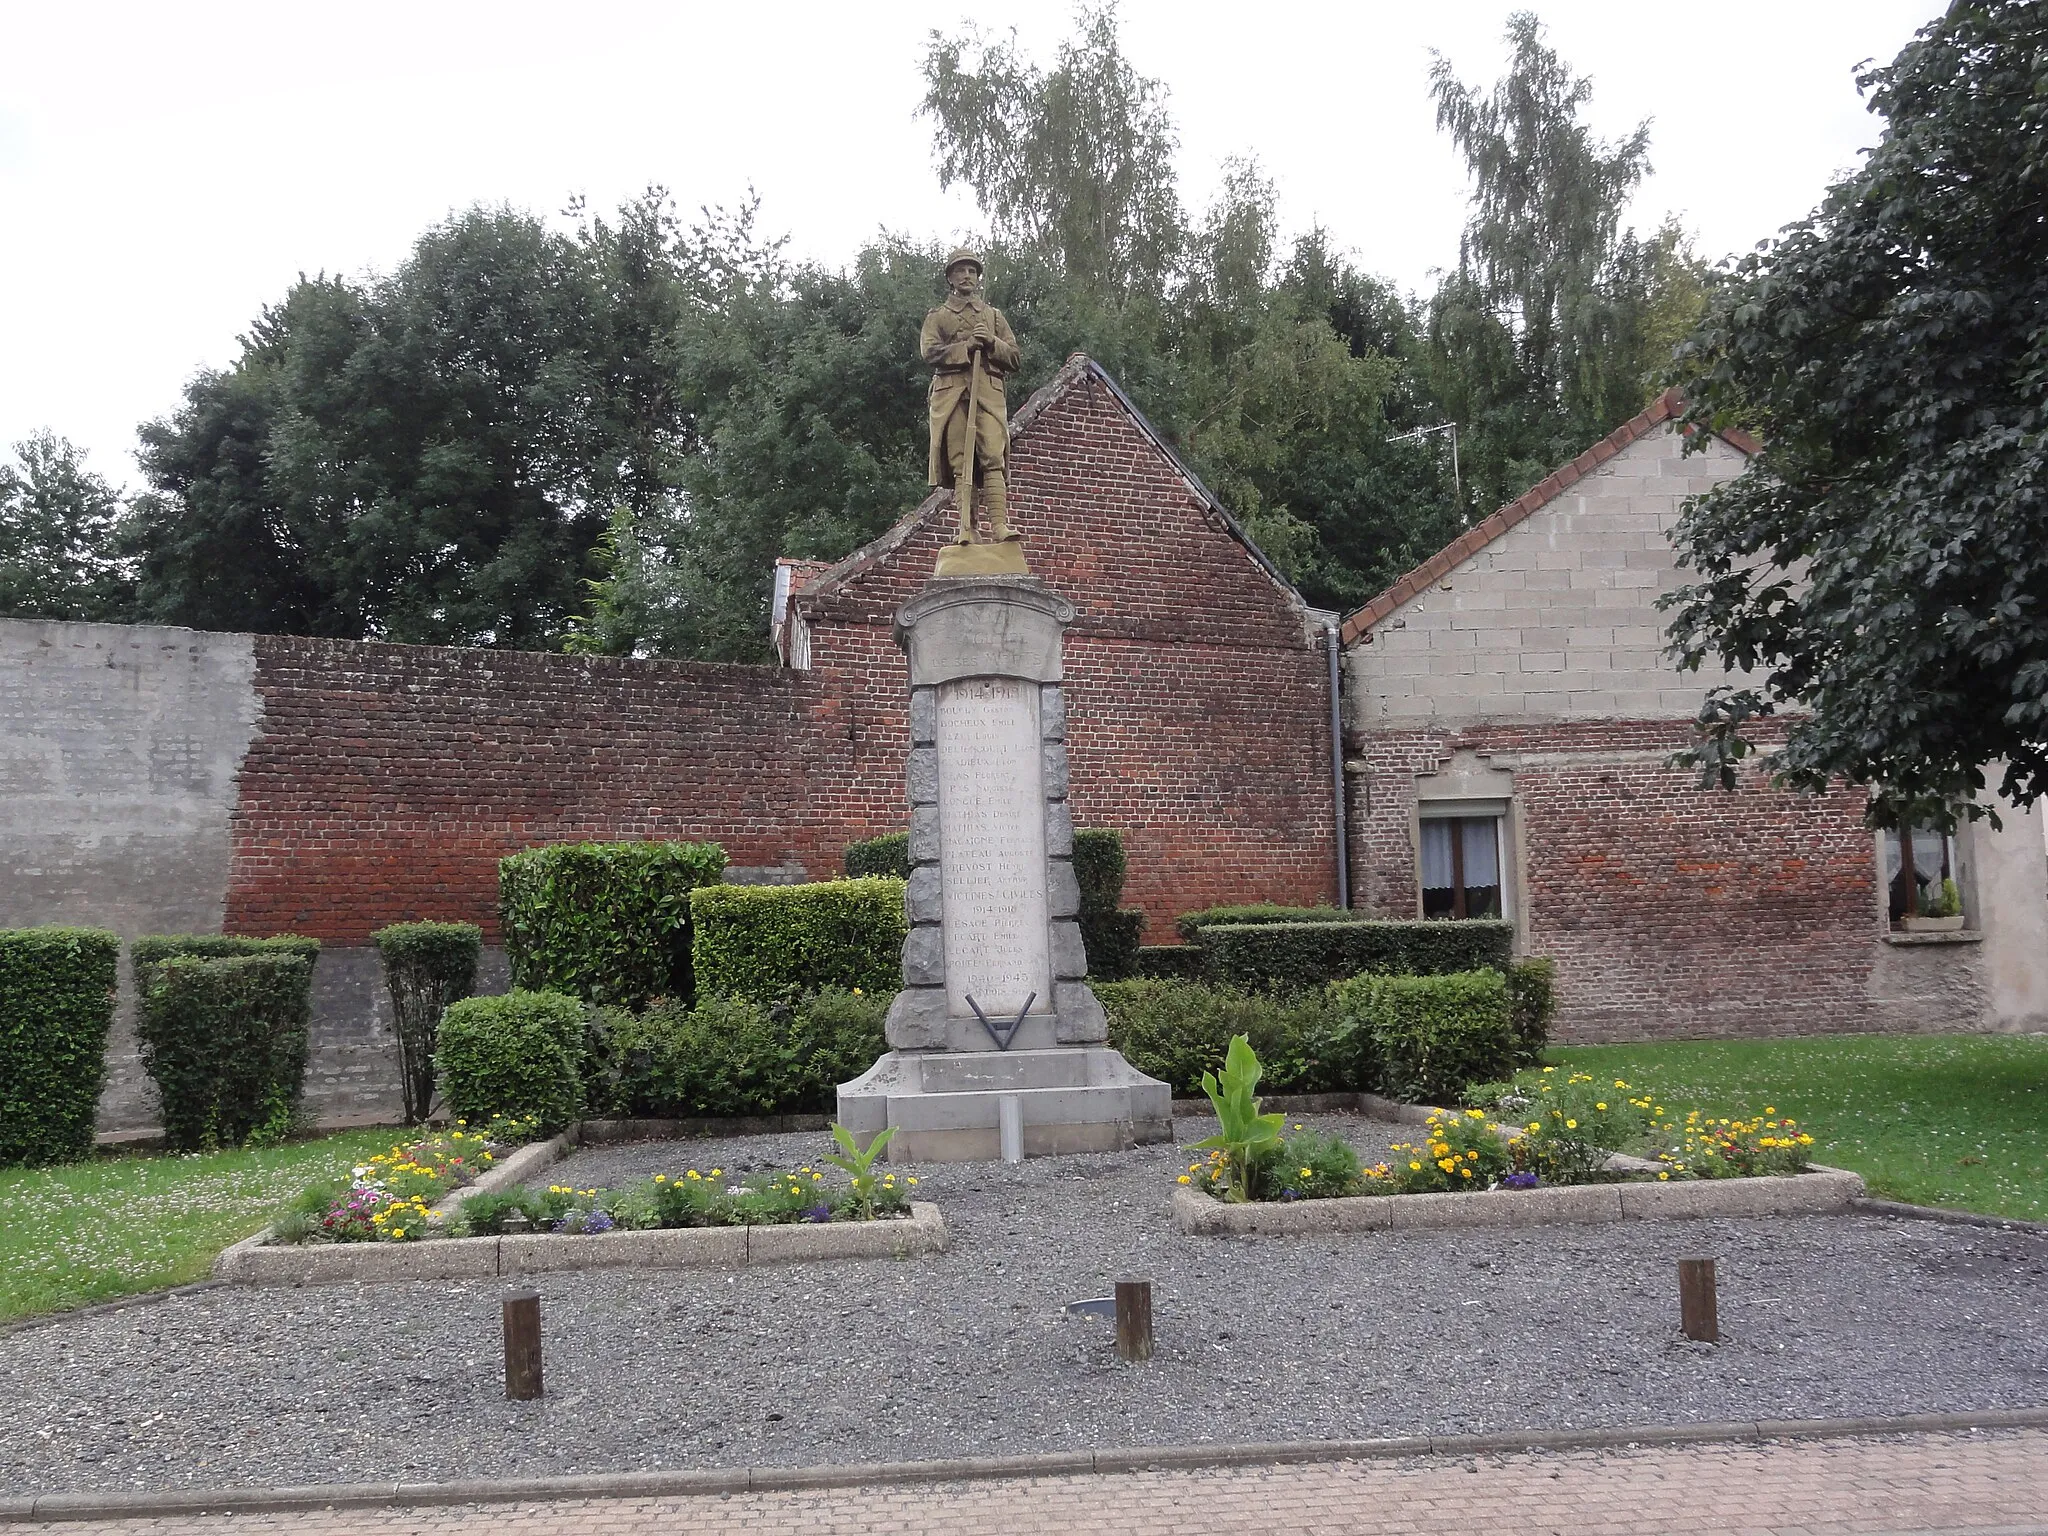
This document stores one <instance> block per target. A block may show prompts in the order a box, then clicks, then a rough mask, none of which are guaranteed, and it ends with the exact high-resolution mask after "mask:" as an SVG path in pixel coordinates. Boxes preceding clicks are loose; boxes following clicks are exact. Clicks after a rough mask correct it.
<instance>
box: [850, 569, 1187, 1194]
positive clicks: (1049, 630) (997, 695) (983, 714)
mask: <svg viewBox="0 0 2048 1536" xmlns="http://www.w3.org/2000/svg"><path fill="white" fill-rule="evenodd" d="M1073 618H1074V608H1073V605H1072V604H1071V603H1069V602H1067V601H1066V600H1065V599H1064V598H1062V597H1060V596H1059V595H1058V594H1057V593H1054V592H1052V591H1050V590H1049V589H1047V588H1046V587H1045V585H1044V584H1043V583H1041V582H1039V581H1037V580H1036V579H1034V578H1032V577H1030V576H991V577H968V578H960V579H939V580H934V581H933V582H932V583H931V584H930V585H929V586H927V587H926V588H925V590H924V591H923V592H922V593H920V594H919V595H918V596H917V597H915V598H912V599H911V600H910V601H909V602H908V603H906V604H904V606H903V608H902V610H901V612H899V613H898V614H897V616H896V640H897V643H898V644H899V645H901V646H902V647H903V649H904V650H905V651H906V652H907V653H908V655H909V658H910V764H909V775H908V777H909V787H910V889H909V894H908V897H907V905H908V909H909V914H908V915H909V918H910V934H909V937H908V938H907V939H905V941H904V945H903V990H902V991H901V992H899V993H897V995H896V999H895V1001H894V1002H893V1003H892V1004H891V1005H890V1008H889V1019H888V1038H889V1044H890V1046H891V1047H892V1049H891V1050H890V1052H889V1053H888V1054H887V1055H886V1056H884V1057H883V1058H882V1059H881V1060H880V1061H878V1062H876V1063H875V1065H874V1066H873V1067H872V1068H870V1069H869V1070H868V1071H867V1072H866V1073H865V1074H863V1075H862V1076H861V1077H859V1078H857V1079H855V1080H854V1081H853V1082H850V1083H843V1084H841V1085H840V1088H839V1122H840V1124H842V1125H844V1126H846V1127H847V1129H849V1130H851V1131H853V1132H855V1133H856V1134H857V1135H858V1136H859V1137H860V1139H861V1140H862V1142H863V1143H865V1142H867V1141H869V1140H871V1139H872V1138H873V1137H874V1136H875V1135H876V1134H878V1133H879V1132H880V1131H881V1130H882V1129H883V1128H884V1127H885V1126H895V1127H896V1135H895V1137H894V1138H893V1139H892V1140H891V1141H890V1143H889V1152H888V1156H889V1157H890V1159H891V1160H893V1161H900V1162H959V1161H968V1160H974V1159H983V1158H988V1159H993V1158H995V1157H997V1156H999V1155H1000V1137H999V1130H998V1127H999V1122H1000V1111H1001V1105H1002V1101H1003V1100H1004V1099H1006V1098H1011V1097H1013V1096H1014V1097H1015V1099H1016V1100H1017V1102H1018V1108H1019V1109H1020V1110H1021V1112H1022V1117H1023V1127H1024V1152H1025V1154H1026V1155H1027V1156H1036V1155H1042V1154H1046V1153H1064V1152H1099V1151H1115V1150H1120V1149H1122V1148H1125V1147H1129V1146H1132V1145H1134V1144H1135V1143H1138V1142H1146V1141H1169V1140H1171V1139H1172V1137H1173V1102H1172V1090H1171V1089H1169V1088H1168V1086H1167V1085H1166V1084H1164V1083H1161V1082H1158V1081H1156V1080H1154V1079H1152V1078H1149V1077H1146V1076H1145V1075H1144V1074H1143V1073H1141V1072H1139V1071H1137V1070H1136V1069H1135V1068H1134V1067H1132V1066H1131V1065H1130V1064H1129V1063H1128V1062H1126V1061H1125V1060H1124V1059H1123V1057H1122V1056H1121V1055H1119V1054H1118V1053H1117V1052H1115V1051H1113V1050H1111V1049H1109V1047H1108V1044H1107V1040H1108V1036H1109V1028H1108V1021H1107V1020H1106V1019H1105V1018H1104V1016H1103V1012H1102V1005H1101V1004H1100V1003H1099V1002H1097V1001H1096V998H1095V994H1094V993H1093V992H1091V991H1089V990H1088V987H1087V985H1086V984H1085V982H1084V981H1083V980H1082V978H1083V977H1084V976H1085V975H1086V974H1087V969H1088V962H1087V956H1086V953H1085V952H1084V951H1083V949H1082V945H1081V928H1080V924H1079V922H1078V921H1077V919H1078V917H1079V915H1080V910H1081V888H1080V885H1079V883H1078V882H1077V881H1076V880H1075V878H1074V858H1073V855H1074V823H1073V816H1072V813H1071V812H1070V811H1069V810H1068V807H1067V744H1066V735H1067V732H1066V703H1065V697H1064V694H1063V692H1062V679H1063V676H1064V674H1063V672H1062V667H1061V643H1060V638H1061V632H1062V631H1063V630H1064V629H1065V627H1066V626H1067V625H1068V624H1069V623H1071V622H1072V621H1073Z"/></svg>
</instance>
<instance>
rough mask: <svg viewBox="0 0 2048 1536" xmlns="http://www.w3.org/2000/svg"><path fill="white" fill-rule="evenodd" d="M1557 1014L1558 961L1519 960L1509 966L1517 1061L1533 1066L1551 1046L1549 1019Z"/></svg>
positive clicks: (1511, 1018)
mask: <svg viewBox="0 0 2048 1536" xmlns="http://www.w3.org/2000/svg"><path fill="white" fill-rule="evenodd" d="M1556 1011H1557V965H1556V962H1554V961H1551V960H1545V959H1542V958H1540V957H1539V958H1537V959H1533V960H1517V961H1516V962H1515V963H1514V964H1513V965H1511V966H1509V967H1508V1014H1509V1018H1510V1020H1511V1022H1512V1025H1513V1028H1514V1032H1515V1060H1516V1063H1517V1064H1518V1065H1520V1066H1525V1067H1527V1066H1533V1065H1535V1064H1536V1063H1537V1062H1539V1061H1541V1060H1542V1059H1543V1049H1544V1047H1545V1046H1547V1045H1549V1044H1550V1018H1551V1015H1552V1014H1554V1013H1555V1012H1556Z"/></svg>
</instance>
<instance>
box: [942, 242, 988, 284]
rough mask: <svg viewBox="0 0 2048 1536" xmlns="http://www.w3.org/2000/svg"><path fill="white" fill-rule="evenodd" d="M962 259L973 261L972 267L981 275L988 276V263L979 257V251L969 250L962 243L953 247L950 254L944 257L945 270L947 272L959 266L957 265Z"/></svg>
mask: <svg viewBox="0 0 2048 1536" xmlns="http://www.w3.org/2000/svg"><path fill="white" fill-rule="evenodd" d="M963 261H971V262H973V263H974V269H975V270H976V271H977V272H979V273H981V275H982V276H983V277H986V276H988V263H986V262H984V261H983V260H982V259H981V252H979V251H970V250H969V249H968V248H967V247H966V246H964V245H962V246H957V247H955V248H954V250H953V252H952V254H950V255H949V256H947V257H946V266H945V270H946V271H948V272H951V271H952V270H953V269H954V268H955V267H957V266H959V265H960V263H961V262H963Z"/></svg>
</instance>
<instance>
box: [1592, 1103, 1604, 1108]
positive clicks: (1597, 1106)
mask: <svg viewBox="0 0 2048 1536" xmlns="http://www.w3.org/2000/svg"><path fill="white" fill-rule="evenodd" d="M1593 1107H1594V1108H1595V1109H1605V1108H1606V1107H1607V1106H1606V1105H1605V1104H1604V1103H1603V1104H1595V1105H1594V1106H1593Z"/></svg>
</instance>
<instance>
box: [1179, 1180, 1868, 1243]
mask: <svg viewBox="0 0 2048 1536" xmlns="http://www.w3.org/2000/svg"><path fill="white" fill-rule="evenodd" d="M1862 1193H1863V1180H1862V1178H1861V1176H1859V1175H1857V1174H1853V1173H1848V1172H1846V1171H1844V1170H1842V1169H1840V1168H1822V1167H1820V1166H1819V1165H1818V1164H1815V1165H1813V1166H1812V1171H1810V1172H1807V1173H1798V1174H1793V1175H1792V1176H1791V1177H1789V1178H1783V1177H1779V1178H1748V1179H1696V1180H1685V1181H1683V1182H1679V1183H1671V1184H1572V1185H1560V1186H1558V1187H1556V1188H1550V1189H1495V1190H1473V1191H1471V1192H1460V1193H1456V1194H1436V1195H1346V1196H1343V1197H1341V1198H1339V1199H1335V1200H1294V1201H1289V1202H1287V1203H1286V1204H1278V1203H1274V1202H1270V1201H1265V1202H1260V1203H1257V1204H1252V1205H1226V1204H1224V1203H1223V1202H1222V1201H1221V1200H1218V1199H1216V1198H1215V1197H1213V1196H1211V1195H1206V1194H1201V1193H1198V1192H1197V1191H1195V1190H1192V1189H1187V1188H1181V1189H1176V1190H1175V1191H1174V1192H1173V1200H1172V1213H1173V1225H1174V1230H1175V1231H1177V1232H1183V1233H1186V1234H1188V1235H1189V1236H1193V1237H1234V1236H1246V1235H1254V1234H1256V1235H1262V1236H1274V1237H1287V1236H1296V1235H1299V1234H1302V1233H1324V1232H1385V1231H1416V1230H1422V1229H1428V1230H1443V1229H1447V1228H1458V1227H1539V1226H1553V1225H1557V1224H1560V1223H1565V1222H1606V1221H1661V1220H1670V1219H1674V1218H1710V1217H1731V1216H1826V1215H1837V1214H1840V1213H1842V1212H1844V1211H1848V1210H1850V1209H1851V1208H1852V1206H1851V1202H1852V1201H1854V1200H1855V1199H1857V1198H1858V1197H1859V1196H1861V1195H1862Z"/></svg>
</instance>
